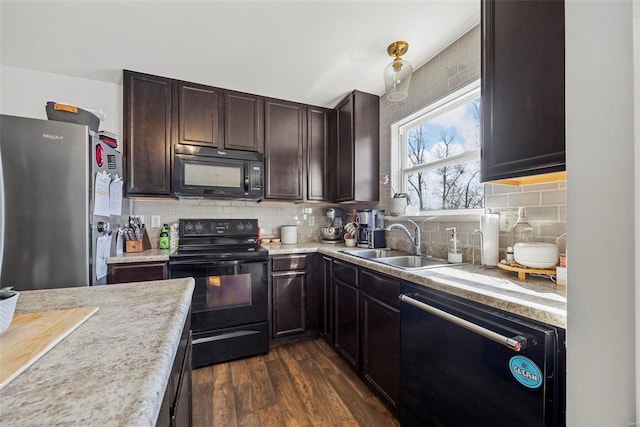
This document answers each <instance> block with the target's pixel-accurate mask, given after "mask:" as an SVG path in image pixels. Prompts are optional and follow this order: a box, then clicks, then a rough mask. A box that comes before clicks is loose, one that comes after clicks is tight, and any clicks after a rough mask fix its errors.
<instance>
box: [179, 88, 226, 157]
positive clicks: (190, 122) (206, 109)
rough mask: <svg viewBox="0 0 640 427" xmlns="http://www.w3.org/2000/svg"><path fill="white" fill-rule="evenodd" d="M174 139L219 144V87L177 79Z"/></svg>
mask: <svg viewBox="0 0 640 427" xmlns="http://www.w3.org/2000/svg"><path fill="white" fill-rule="evenodd" d="M177 86H178V89H177V94H178V95H177V96H178V143H180V144H188V145H204V146H209V147H222V141H223V140H224V134H223V127H222V117H221V116H222V114H221V113H222V102H223V98H222V95H221V94H220V92H219V90H218V89H216V88H213V87H210V86H203V85H199V84H196V83H187V82H178V83H177Z"/></svg>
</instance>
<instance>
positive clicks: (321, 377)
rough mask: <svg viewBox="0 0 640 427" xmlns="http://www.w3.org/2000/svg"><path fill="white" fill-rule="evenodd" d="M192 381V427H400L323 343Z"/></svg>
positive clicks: (198, 373)
mask: <svg viewBox="0 0 640 427" xmlns="http://www.w3.org/2000/svg"><path fill="white" fill-rule="evenodd" d="M193 378H194V380H193V384H194V386H193V425H194V426H198V427H200V426H205V427H206V426H214V427H220V426H222V427H236V426H237V427H245V426H249V427H252V426H256V427H272V426H273V427H276V426H277V427H280V426H292V427H312V426H322V427H324V426H341V427H356V426H358V427H360V426H362V427H370V426H375V427H386V426H389V427H399V422H398V420H397V419H396V418H395V417H394V416H393V414H392V413H391V412H390V411H389V410H388V408H387V407H386V406H385V405H384V404H383V403H382V401H381V400H380V399H379V398H378V397H377V395H376V394H374V393H373V392H372V391H371V389H370V388H369V387H368V386H367V385H366V384H365V383H364V382H363V381H362V380H361V378H360V377H359V376H358V374H356V373H355V372H354V371H353V370H352V368H351V367H350V366H349V365H348V364H347V363H346V362H345V361H344V360H343V359H342V358H341V357H340V356H339V355H338V354H337V353H336V352H335V351H334V350H333V348H332V347H331V346H330V345H328V344H327V343H326V342H325V341H324V340H322V339H317V340H309V341H303V342H298V343H295V344H291V345H284V346H281V347H278V348H276V349H273V350H271V351H270V352H269V354H267V355H261V356H256V357H252V358H247V359H243V360H236V361H232V362H227V363H220V364H217V365H213V366H209V367H205V368H199V369H195V370H194V371H193Z"/></svg>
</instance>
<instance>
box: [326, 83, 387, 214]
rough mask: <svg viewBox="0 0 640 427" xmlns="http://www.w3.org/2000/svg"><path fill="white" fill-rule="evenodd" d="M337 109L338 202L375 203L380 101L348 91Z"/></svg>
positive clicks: (360, 93) (373, 97) (364, 94)
mask: <svg viewBox="0 0 640 427" xmlns="http://www.w3.org/2000/svg"><path fill="white" fill-rule="evenodd" d="M336 110H337V118H336V120H337V124H336V126H337V152H336V165H337V182H336V186H335V187H336V197H335V201H337V202H351V201H359V202H377V201H378V200H379V198H380V196H379V185H378V180H379V167H380V165H379V157H380V148H379V146H380V100H379V97H378V96H376V95H372V94H369V93H364V92H360V91H357V90H356V91H353V92H351V93H350V94H349V95H348V96H347V97H346V98H345V99H344V100H342V102H340V104H338V106H337V107H336Z"/></svg>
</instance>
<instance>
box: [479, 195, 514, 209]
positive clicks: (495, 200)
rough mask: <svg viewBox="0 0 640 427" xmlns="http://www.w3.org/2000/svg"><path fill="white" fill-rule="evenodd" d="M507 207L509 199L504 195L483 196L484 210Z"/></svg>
mask: <svg viewBox="0 0 640 427" xmlns="http://www.w3.org/2000/svg"><path fill="white" fill-rule="evenodd" d="M508 205H509V198H508V196H506V195H502V196H488V195H485V196H484V206H485V207H486V208H492V209H493V208H499V207H502V206H508Z"/></svg>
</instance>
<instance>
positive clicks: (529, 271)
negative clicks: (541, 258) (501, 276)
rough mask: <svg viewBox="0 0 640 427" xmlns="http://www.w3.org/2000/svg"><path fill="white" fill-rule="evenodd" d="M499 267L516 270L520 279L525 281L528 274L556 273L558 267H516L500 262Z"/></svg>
mask: <svg viewBox="0 0 640 427" xmlns="http://www.w3.org/2000/svg"><path fill="white" fill-rule="evenodd" d="M498 268H500V269H502V270H506V271H515V272H516V273H518V280H521V281H523V282H524V281H525V280H526V279H527V274H556V269H555V268H554V269H541V268H528V267H516V266H512V265H509V264H503V263H501V262H499V263H498Z"/></svg>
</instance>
